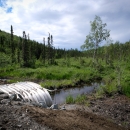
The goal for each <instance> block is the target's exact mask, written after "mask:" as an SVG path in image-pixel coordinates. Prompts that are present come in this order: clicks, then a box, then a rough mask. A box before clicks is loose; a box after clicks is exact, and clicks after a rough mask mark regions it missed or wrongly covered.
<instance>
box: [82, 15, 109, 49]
mask: <svg viewBox="0 0 130 130" xmlns="http://www.w3.org/2000/svg"><path fill="white" fill-rule="evenodd" d="M90 24H91V31H90V33H89V35H87V36H86V40H85V42H84V43H85V44H83V45H82V46H81V49H93V48H94V49H97V48H98V46H99V44H100V43H101V42H102V41H103V40H106V39H107V38H108V37H109V36H110V31H108V30H107V29H105V27H106V26H107V24H106V23H102V20H101V18H100V17H99V16H95V19H94V21H90Z"/></svg>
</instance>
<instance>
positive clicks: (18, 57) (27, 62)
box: [0, 25, 82, 67]
mask: <svg viewBox="0 0 130 130" xmlns="http://www.w3.org/2000/svg"><path fill="white" fill-rule="evenodd" d="M13 33H14V30H13V26H12V25H11V33H10V34H9V33H6V32H4V31H1V30H0V55H1V56H0V64H1V65H2V64H17V63H18V64H20V65H21V67H35V63H36V61H37V60H39V61H40V62H41V63H42V64H43V65H45V64H49V65H52V64H57V63H56V61H55V59H58V58H64V57H65V58H66V57H78V56H81V54H82V53H81V52H80V51H78V50H77V49H70V50H66V49H60V48H55V47H54V46H53V36H52V35H50V33H49V36H48V37H47V39H45V38H43V43H39V42H37V41H35V40H30V38H29V34H26V32H25V31H23V36H22V37H18V36H15V35H14V34H13Z"/></svg>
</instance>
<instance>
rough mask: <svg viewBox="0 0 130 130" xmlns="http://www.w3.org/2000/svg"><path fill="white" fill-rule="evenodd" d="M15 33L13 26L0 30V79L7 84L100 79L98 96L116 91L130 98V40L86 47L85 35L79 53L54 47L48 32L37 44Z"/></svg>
mask: <svg viewBox="0 0 130 130" xmlns="http://www.w3.org/2000/svg"><path fill="white" fill-rule="evenodd" d="M94 22H95V21H94ZM94 22H92V23H91V26H92V27H94ZM104 27H105V26H104ZM93 29H94V28H93ZM14 31H15V30H13V26H12V25H11V31H10V33H7V32H5V31H3V30H0V79H9V82H10V83H13V82H17V81H24V80H32V81H39V83H40V84H41V85H42V86H43V87H46V88H50V87H57V88H58V87H69V86H71V87H72V86H75V85H76V84H77V83H81V82H84V83H90V82H92V81H95V80H102V81H103V82H104V83H105V85H104V86H102V87H101V88H100V90H98V92H97V96H100V95H102V94H108V95H112V94H114V93H116V92H119V93H122V94H125V95H127V96H128V97H130V41H127V42H125V43H120V42H119V41H116V42H113V41H112V40H111V39H107V40H106V41H105V44H104V46H100V45H98V44H96V45H95V46H94V45H92V44H87V43H88V39H91V38H90V35H88V36H89V37H87V38H88V39H86V40H85V44H84V45H83V46H81V48H82V49H83V50H82V51H79V50H78V49H72V48H71V49H68V50H67V49H60V48H55V47H54V45H53V42H54V36H53V35H51V34H50V33H49V35H48V38H47V39H45V38H44V37H43V43H39V42H37V41H35V40H31V39H30V38H29V34H26V32H25V31H23V36H21V37H20V36H16V35H14V34H13V33H14ZM108 33H109V32H108ZM108 36H109V35H108ZM103 40H104V39H103ZM99 42H101V41H100V40H99ZM91 43H92V42H91ZM86 48H87V49H86Z"/></svg>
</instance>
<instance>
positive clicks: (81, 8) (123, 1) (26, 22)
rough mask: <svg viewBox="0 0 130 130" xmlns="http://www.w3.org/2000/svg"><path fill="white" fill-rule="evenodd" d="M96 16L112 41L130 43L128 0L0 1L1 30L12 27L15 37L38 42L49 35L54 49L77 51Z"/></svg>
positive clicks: (129, 8) (129, 9)
mask: <svg viewBox="0 0 130 130" xmlns="http://www.w3.org/2000/svg"><path fill="white" fill-rule="evenodd" d="M96 15H97V16H99V17H100V18H101V19H102V22H103V23H106V24H107V26H106V27H105V28H106V29H108V30H110V37H111V39H112V40H113V41H114V42H116V41H120V42H122V43H124V42H126V41H129V40H130V0H0V29H1V30H3V31H6V32H9V33H10V28H11V25H12V26H13V31H14V35H17V36H21V37H22V33H23V31H25V32H26V34H29V36H30V39H31V40H35V41H38V42H39V43H43V37H45V38H46V42H47V37H48V33H50V34H51V35H53V41H54V43H53V46H55V47H56V48H66V49H71V48H73V49H75V48H77V49H80V46H81V45H83V44H84V41H85V39H86V36H87V35H88V34H89V32H90V29H91V26H90V21H93V20H94V18H95V16H96ZM46 44H47V43H46ZM104 44H105V42H104Z"/></svg>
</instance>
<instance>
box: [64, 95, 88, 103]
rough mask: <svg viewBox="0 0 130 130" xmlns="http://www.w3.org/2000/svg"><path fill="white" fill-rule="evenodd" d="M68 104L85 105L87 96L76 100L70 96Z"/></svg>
mask: <svg viewBox="0 0 130 130" xmlns="http://www.w3.org/2000/svg"><path fill="white" fill-rule="evenodd" d="M66 103H68V104H74V103H76V104H85V103H86V95H78V96H77V97H76V98H74V97H73V96H72V95H68V96H67V97H66Z"/></svg>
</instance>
